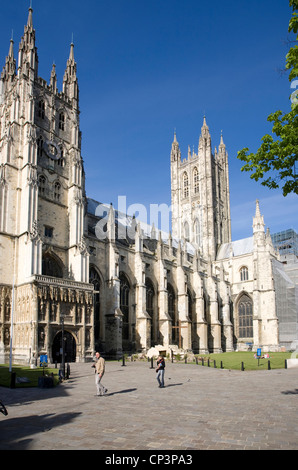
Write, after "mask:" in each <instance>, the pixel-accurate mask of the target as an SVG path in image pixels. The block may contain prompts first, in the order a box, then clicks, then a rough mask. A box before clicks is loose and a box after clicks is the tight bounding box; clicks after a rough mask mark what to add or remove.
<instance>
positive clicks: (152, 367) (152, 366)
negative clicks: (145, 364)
mask: <svg viewBox="0 0 298 470" xmlns="http://www.w3.org/2000/svg"><path fill="white" fill-rule="evenodd" d="M150 369H154V365H153V357H151V367H150Z"/></svg>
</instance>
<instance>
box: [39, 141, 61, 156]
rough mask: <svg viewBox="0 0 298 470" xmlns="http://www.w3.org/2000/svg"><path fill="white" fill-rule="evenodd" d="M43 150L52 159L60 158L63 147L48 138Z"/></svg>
mask: <svg viewBox="0 0 298 470" xmlns="http://www.w3.org/2000/svg"><path fill="white" fill-rule="evenodd" d="M43 150H44V152H45V153H46V154H47V156H48V157H49V158H51V159H52V160H60V158H61V149H60V147H59V146H58V145H57V144H56V143H55V142H52V141H50V140H47V141H46V142H45V143H44V145H43Z"/></svg>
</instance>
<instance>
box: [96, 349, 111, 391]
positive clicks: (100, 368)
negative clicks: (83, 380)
mask: <svg viewBox="0 0 298 470" xmlns="http://www.w3.org/2000/svg"><path fill="white" fill-rule="evenodd" d="M95 360H96V363H95V385H96V395H97V396H98V397H102V396H103V395H105V394H106V393H107V391H108V389H107V388H105V387H104V385H103V384H102V383H101V379H102V378H103V375H104V373H105V360H104V358H103V357H101V355H100V353H99V352H97V353H96V354H95Z"/></svg>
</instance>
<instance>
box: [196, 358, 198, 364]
mask: <svg viewBox="0 0 298 470" xmlns="http://www.w3.org/2000/svg"><path fill="white" fill-rule="evenodd" d="M196 364H197V365H198V358H197V356H196Z"/></svg>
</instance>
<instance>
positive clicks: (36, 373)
mask: <svg viewBox="0 0 298 470" xmlns="http://www.w3.org/2000/svg"><path fill="white" fill-rule="evenodd" d="M12 372H15V373H16V377H26V378H27V379H28V380H29V382H25V383H20V384H18V383H16V388H22V387H37V386H38V378H39V377H42V375H43V368H42V367H39V368H37V369H30V367H23V366H15V365H14V366H12ZM44 373H45V375H51V373H53V374H54V385H57V384H58V382H59V378H58V374H59V370H58V369H49V368H45V370H44ZM10 383H11V374H10V372H9V366H8V365H6V364H0V386H1V387H10Z"/></svg>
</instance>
